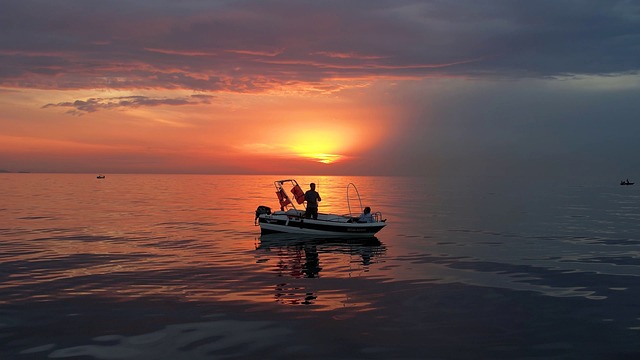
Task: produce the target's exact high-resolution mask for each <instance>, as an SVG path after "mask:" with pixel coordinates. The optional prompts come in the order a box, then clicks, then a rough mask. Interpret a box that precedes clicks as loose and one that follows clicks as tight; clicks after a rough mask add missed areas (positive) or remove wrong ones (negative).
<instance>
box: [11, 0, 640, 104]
mask: <svg viewBox="0 0 640 360" xmlns="http://www.w3.org/2000/svg"><path fill="white" fill-rule="evenodd" d="M639 44H640V3H638V2H636V1H628V0H620V1H596V0H593V1H591V0H583V1H551V0H543V1H530V0H513V1H506V0H486V1H475V0H465V1H442V0H433V1H417V0H414V1H409V0H400V1H380V0H366V1H364V0H362V1H337V0H336V1H310V0H309V1H284V0H282V1H264V0H254V1H207V2H203V1H180V2H175V1H163V0H160V1H108V2H87V1H84V0H61V1H55V2H52V1H44V0H41V1H35V0H23V1H9V2H5V3H4V4H3V9H2V13H1V14H0V62H1V63H2V64H3V66H2V69H0V85H4V86H15V87H37V88H62V89H77V88H96V87H100V88H169V89H174V88H182V89H196V90H206V91H222V90H223V91H234V92H260V91H264V90H267V89H272V88H281V87H283V86H288V85H295V84H297V83H300V82H304V83H311V84H312V85H313V84H314V83H315V84H317V85H318V87H321V86H322V82H323V81H325V80H327V79H332V78H340V79H349V78H353V79H361V78H371V77H386V78H389V77H397V78H406V77H411V78H415V77H429V76H474V77H509V78H518V77H555V76H564V75H574V74H591V75H598V74H615V73H629V72H637V71H638V69H639V68H640V62H639V61H638V59H639V58H640V46H639Z"/></svg>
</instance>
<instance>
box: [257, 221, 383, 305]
mask: <svg viewBox="0 0 640 360" xmlns="http://www.w3.org/2000/svg"><path fill="white" fill-rule="evenodd" d="M385 252H386V247H385V246H384V245H383V244H382V243H381V242H380V241H379V240H378V239H377V238H375V237H368V238H355V239H354V238H315V237H305V236H300V235H291V234H269V235H262V236H260V238H258V239H256V263H257V264H266V269H267V270H268V271H271V272H272V273H274V274H275V276H276V277H277V278H278V279H280V280H279V282H278V283H277V284H276V285H275V293H274V298H275V300H276V301H277V302H279V303H282V304H287V305H299V304H302V305H321V307H323V308H336V307H342V306H345V301H344V298H349V296H347V295H346V294H344V293H343V292H341V291H336V290H335V289H334V290H333V291H326V290H325V291H322V294H320V293H321V291H318V290H317V284H316V283H313V282H310V281H312V280H311V279H319V278H324V279H329V278H352V277H357V276H358V275H361V274H364V273H367V272H368V271H369V267H370V266H371V265H373V264H375V263H376V262H379V261H381V259H382V257H383V255H384V254H385ZM305 280H306V281H305ZM351 305H354V304H353V303H351ZM360 305H363V304H360Z"/></svg>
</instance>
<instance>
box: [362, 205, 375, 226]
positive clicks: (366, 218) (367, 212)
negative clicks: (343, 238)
mask: <svg viewBox="0 0 640 360" xmlns="http://www.w3.org/2000/svg"><path fill="white" fill-rule="evenodd" d="M358 222H361V223H368V222H374V220H373V214H371V208H370V207H368V206H367V207H366V208H364V212H363V213H362V214H361V215H360V217H359V218H358Z"/></svg>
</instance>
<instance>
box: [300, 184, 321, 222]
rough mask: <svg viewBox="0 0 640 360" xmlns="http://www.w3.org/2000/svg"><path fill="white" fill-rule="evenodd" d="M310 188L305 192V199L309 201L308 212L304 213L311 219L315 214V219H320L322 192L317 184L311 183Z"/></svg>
mask: <svg viewBox="0 0 640 360" xmlns="http://www.w3.org/2000/svg"><path fill="white" fill-rule="evenodd" d="M309 188H311V189H310V190H307V192H306V193H304V199H305V200H306V201H307V212H306V213H305V214H304V217H305V218H307V219H309V218H311V216H313V219H314V220H317V219H318V201H322V199H320V194H318V192H317V191H316V184H314V183H311V184H309Z"/></svg>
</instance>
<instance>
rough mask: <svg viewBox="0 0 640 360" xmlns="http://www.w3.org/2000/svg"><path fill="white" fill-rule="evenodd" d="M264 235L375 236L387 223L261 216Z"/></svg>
mask: <svg viewBox="0 0 640 360" xmlns="http://www.w3.org/2000/svg"><path fill="white" fill-rule="evenodd" d="M258 224H259V225H260V232H261V233H262V234H272V233H290V234H306V235H322V236H373V235H375V234H376V233H377V232H378V231H380V230H382V228H384V227H385V226H386V223H385V222H375V223H358V222H354V221H353V220H350V219H348V218H345V217H341V216H337V215H320V216H319V218H318V220H314V219H305V218H302V217H297V216H287V215H286V214H274V215H260V216H259V217H258Z"/></svg>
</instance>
